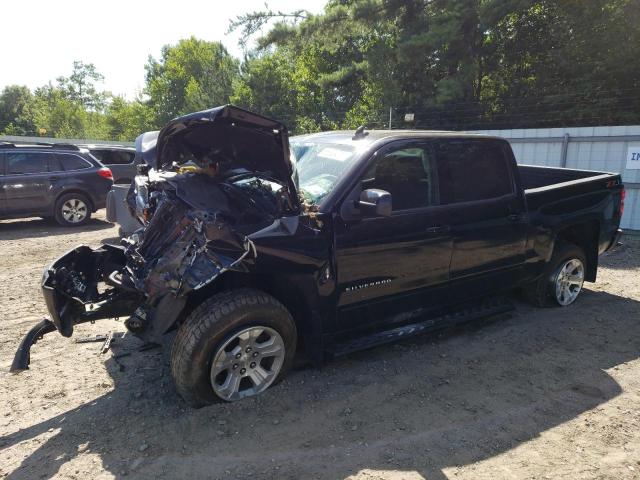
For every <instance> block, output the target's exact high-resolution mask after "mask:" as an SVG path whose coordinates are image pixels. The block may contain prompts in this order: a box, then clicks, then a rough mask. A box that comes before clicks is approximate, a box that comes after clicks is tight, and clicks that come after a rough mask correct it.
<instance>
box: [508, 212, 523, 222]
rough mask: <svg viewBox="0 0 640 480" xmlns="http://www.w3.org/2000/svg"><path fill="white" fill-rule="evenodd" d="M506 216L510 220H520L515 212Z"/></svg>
mask: <svg viewBox="0 0 640 480" xmlns="http://www.w3.org/2000/svg"><path fill="white" fill-rule="evenodd" d="M507 218H508V219H509V221H511V222H517V221H518V220H520V215H518V214H517V213H512V214H510V215H507Z"/></svg>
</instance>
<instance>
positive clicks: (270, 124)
mask: <svg viewBox="0 0 640 480" xmlns="http://www.w3.org/2000/svg"><path fill="white" fill-rule="evenodd" d="M150 133H151V132H150ZM147 135H149V134H147ZM143 140H144V138H142V139H141V141H143ZM148 140H151V137H149V138H148ZM142 143H144V142H142ZM154 153H155V168H156V169H157V170H163V169H167V168H169V167H171V165H172V164H173V163H176V164H177V165H182V164H184V163H187V162H193V163H195V164H197V165H198V166H201V167H206V166H207V165H208V164H209V165H210V164H211V163H216V164H220V166H221V168H224V169H226V170H235V169H246V170H249V171H251V172H268V173H269V174H270V175H271V176H272V177H273V178H275V179H278V180H280V181H282V182H285V183H289V182H290V179H291V174H292V171H293V167H292V165H291V160H290V156H289V137H288V134H287V129H286V127H285V126H284V125H282V124H281V123H279V122H277V121H275V120H271V119H269V118H266V117H263V116H261V115H258V114H255V113H252V112H248V111H246V110H243V109H241V108H238V107H235V106H233V105H225V106H221V107H216V108H212V109H210V110H204V111H202V112H196V113H190V114H188V115H184V116H182V117H178V118H175V119H173V120H171V121H170V122H169V123H167V124H166V125H165V126H164V128H163V129H162V130H161V131H160V133H159V134H158V136H157V143H156V145H155V152H154Z"/></svg>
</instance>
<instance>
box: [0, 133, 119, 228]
mask: <svg viewBox="0 0 640 480" xmlns="http://www.w3.org/2000/svg"><path fill="white" fill-rule="evenodd" d="M112 185H113V175H112V173H111V170H110V169H109V168H107V167H105V166H104V165H102V164H101V163H100V162H99V161H98V160H96V159H95V158H94V157H93V156H92V155H91V154H90V153H89V151H88V150H87V149H84V148H80V147H77V146H75V145H66V144H15V143H7V142H0V218H2V219H7V218H23V217H33V216H39V217H45V218H49V217H51V218H55V220H56V221H57V222H58V223H59V224H60V225H63V226H79V225H83V224H85V223H86V222H87V221H88V220H89V218H91V213H92V212H95V211H96V210H97V209H99V208H104V206H105V199H106V197H107V193H108V192H109V190H110V189H111V186H112Z"/></svg>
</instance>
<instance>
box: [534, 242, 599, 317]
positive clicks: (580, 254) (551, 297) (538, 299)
mask: <svg viewBox="0 0 640 480" xmlns="http://www.w3.org/2000/svg"><path fill="white" fill-rule="evenodd" d="M571 259H578V260H580V261H581V262H582V265H583V266H584V267H585V268H586V266H587V260H586V256H585V253H584V251H583V250H582V248H580V247H578V246H577V245H573V244H571V243H557V244H556V247H555V249H554V252H553V255H552V257H551V259H550V260H549V262H548V263H547V265H546V266H545V268H544V272H543V274H542V275H541V276H540V278H539V279H538V280H537V281H535V282H533V283H531V284H529V285H527V286H526V287H525V288H524V289H523V293H524V296H525V298H526V299H527V300H528V301H529V302H530V303H532V304H533V305H535V306H537V307H561V306H563V305H562V304H561V303H560V302H559V301H558V299H557V298H556V294H555V284H556V278H557V276H558V274H559V272H560V269H561V268H562V267H563V265H565V263H566V262H567V261H569V260H571ZM581 290H582V288H581V289H580V291H581ZM578 295H579V293H578Z"/></svg>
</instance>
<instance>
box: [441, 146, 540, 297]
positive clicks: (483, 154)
mask: <svg viewBox="0 0 640 480" xmlns="http://www.w3.org/2000/svg"><path fill="white" fill-rule="evenodd" d="M433 152H434V155H435V157H436V159H437V167H438V175H439V185H440V203H441V204H442V206H443V207H446V208H447V210H448V212H449V225H450V226H451V234H452V236H453V252H452V257H451V269H450V279H451V280H452V281H455V280H460V279H465V278H473V277H482V279H483V280H479V281H478V282H476V283H475V284H474V288H469V289H464V292H465V295H469V296H471V295H473V293H474V290H477V291H488V290H493V289H496V290H497V288H496V287H497V286H498V285H497V284H496V283H495V282H493V283H492V282H491V281H486V278H485V277H487V276H491V277H494V279H495V280H496V281H498V280H501V281H504V282H510V281H512V280H513V281H515V280H517V278H518V276H517V273H516V272H515V269H517V268H518V267H521V266H523V265H524V259H525V244H526V234H527V225H528V223H527V215H526V207H525V204H524V198H523V194H522V189H521V188H520V185H519V182H518V178H517V177H516V175H515V174H514V171H515V169H516V168H517V167H516V164H515V160H514V159H513V154H512V153H511V149H510V147H509V145H508V143H507V142H505V141H503V140H498V139H490V138H478V139H473V138H468V137H467V138H441V139H437V140H434V141H433ZM475 287H478V288H477V289H476V288H475Z"/></svg>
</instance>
